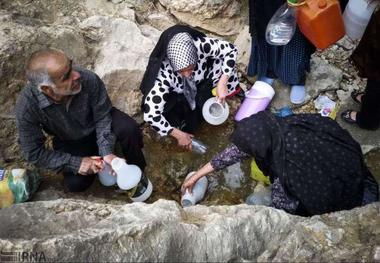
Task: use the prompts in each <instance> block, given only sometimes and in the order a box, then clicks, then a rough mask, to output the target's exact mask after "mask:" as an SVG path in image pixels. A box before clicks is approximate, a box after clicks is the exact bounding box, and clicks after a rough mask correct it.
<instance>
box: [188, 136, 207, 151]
mask: <svg viewBox="0 0 380 263" xmlns="http://www.w3.org/2000/svg"><path fill="white" fill-rule="evenodd" d="M207 148H208V147H207V146H206V145H205V144H204V143H203V142H201V141H200V140H197V139H194V138H193V139H191V150H192V151H193V152H196V153H199V154H205V153H206V152H207Z"/></svg>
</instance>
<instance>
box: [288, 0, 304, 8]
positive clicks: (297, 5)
mask: <svg viewBox="0 0 380 263" xmlns="http://www.w3.org/2000/svg"><path fill="white" fill-rule="evenodd" d="M293 1H294V0H287V2H288V6H290V7H299V6H303V5H305V4H306V0H303V1H302V0H301V1H300V2H299V3H293Z"/></svg>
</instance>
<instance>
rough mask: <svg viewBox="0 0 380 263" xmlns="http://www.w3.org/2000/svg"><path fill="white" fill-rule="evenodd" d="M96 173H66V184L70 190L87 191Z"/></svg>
mask: <svg viewBox="0 0 380 263" xmlns="http://www.w3.org/2000/svg"><path fill="white" fill-rule="evenodd" d="M94 178H95V175H87V176H82V175H78V174H76V175H74V174H70V175H66V176H65V179H64V181H65V185H66V187H67V189H68V190H69V192H84V191H86V190H87V189H88V188H89V187H90V186H91V185H92V183H93V181H94Z"/></svg>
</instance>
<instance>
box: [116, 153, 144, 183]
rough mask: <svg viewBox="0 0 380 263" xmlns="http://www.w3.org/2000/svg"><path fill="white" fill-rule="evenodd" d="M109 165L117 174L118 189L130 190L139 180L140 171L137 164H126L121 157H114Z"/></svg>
mask: <svg viewBox="0 0 380 263" xmlns="http://www.w3.org/2000/svg"><path fill="white" fill-rule="evenodd" d="M111 166H112V169H113V170H114V171H115V173H116V174H117V180H116V182H117V185H118V186H119V187H120V189H123V190H130V189H132V188H133V187H135V186H136V185H137V184H138V183H139V182H140V180H141V174H142V173H141V169H140V168H139V167H138V166H137V165H134V164H127V163H126V162H125V160H124V159H121V158H114V159H113V160H112V162H111Z"/></svg>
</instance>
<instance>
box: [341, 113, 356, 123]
mask: <svg viewBox="0 0 380 263" xmlns="http://www.w3.org/2000/svg"><path fill="white" fill-rule="evenodd" d="M351 112H353V110H345V111H343V112H342V113H341V115H340V116H341V117H342V119H343V120H344V121H345V122H348V123H356V120H354V119H352V118H351Z"/></svg>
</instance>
